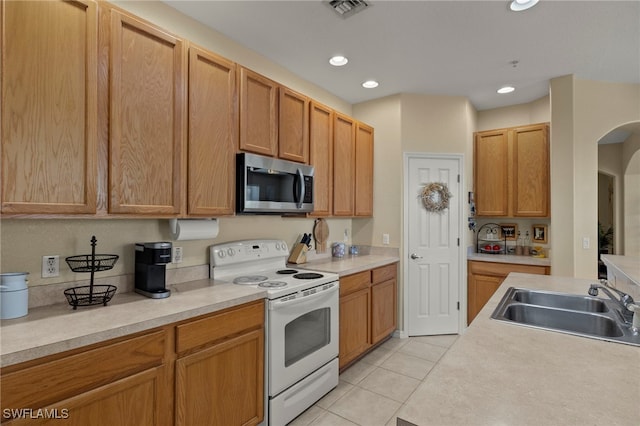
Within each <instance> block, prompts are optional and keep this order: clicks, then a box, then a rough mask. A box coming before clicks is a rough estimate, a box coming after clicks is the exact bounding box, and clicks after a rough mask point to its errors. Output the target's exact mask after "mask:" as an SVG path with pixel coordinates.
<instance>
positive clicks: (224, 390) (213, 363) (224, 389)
mask: <svg viewBox="0 0 640 426" xmlns="http://www.w3.org/2000/svg"><path fill="white" fill-rule="evenodd" d="M223 332H224V333H226V334H227V336H224V334H221V333H223ZM228 336H233V337H228ZM176 347H177V348H178V352H180V351H181V350H182V349H185V350H186V353H188V355H184V356H181V355H179V358H178V360H177V361H176V422H175V424H176V425H178V426H179V425H184V426H191V425H257V424H258V423H260V422H261V421H262V420H263V418H264V303H263V302H262V301H260V302H259V303H252V304H249V305H245V306H243V307H241V308H237V309H235V310H233V311H229V312H224V313H221V314H218V315H213V316H208V317H205V318H203V319H201V320H196V321H193V322H190V323H187V324H185V325H183V326H178V331H177V336H176ZM191 348H194V349H193V350H192V349H191Z"/></svg>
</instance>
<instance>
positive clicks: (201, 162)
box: [187, 46, 238, 216]
mask: <svg viewBox="0 0 640 426" xmlns="http://www.w3.org/2000/svg"><path fill="white" fill-rule="evenodd" d="M188 108H189V109H188V123H189V124H188V127H189V133H188V142H187V156H188V161H187V169H188V190H187V214H188V215H196V216H197V215H207V216H219V215H232V214H233V213H234V187H235V184H234V182H235V152H236V147H237V144H238V130H237V127H238V113H237V102H236V64H235V63H233V62H231V61H228V60H226V59H224V58H222V57H219V56H217V55H215V54H213V53H210V52H207V51H206V50H203V49H200V48H198V47H196V46H190V47H189V105H188Z"/></svg>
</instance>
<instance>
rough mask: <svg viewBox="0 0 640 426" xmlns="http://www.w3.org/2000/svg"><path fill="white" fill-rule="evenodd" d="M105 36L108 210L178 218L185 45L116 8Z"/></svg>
mask: <svg viewBox="0 0 640 426" xmlns="http://www.w3.org/2000/svg"><path fill="white" fill-rule="evenodd" d="M110 30H111V34H110V53H111V73H110V144H109V145H110V146H109V162H110V163H109V187H110V205H109V211H110V212H111V213H135V214H156V215H163V214H164V215H176V214H178V213H180V211H181V205H182V196H183V195H182V194H183V192H182V187H181V186H182V183H183V181H182V176H181V174H182V169H183V164H182V162H183V144H184V143H183V141H184V133H185V128H184V117H185V111H184V106H185V104H186V102H185V97H184V92H185V90H184V84H185V75H184V72H185V65H186V55H185V49H184V45H183V42H182V40H180V39H178V38H176V37H174V36H172V35H170V34H168V33H165V32H163V31H162V30H160V29H158V28H156V27H154V26H151V25H149V24H147V23H144V22H142V21H139V20H137V19H135V18H133V17H131V16H128V15H126V14H124V13H121V12H118V11H116V10H111V28H110Z"/></svg>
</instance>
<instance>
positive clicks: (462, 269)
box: [397, 152, 467, 337]
mask: <svg viewBox="0 0 640 426" xmlns="http://www.w3.org/2000/svg"><path fill="white" fill-rule="evenodd" d="M402 156H403V159H402V169H403V172H402V175H403V181H402V197H403V202H402V240H403V242H402V253H401V256H400V263H401V268H402V293H403V302H402V303H403V310H402V312H403V315H402V321H403V324H402V327H403V330H401V331H397V332H399V334H400V336H406V337H408V336H409V332H408V328H409V309H408V307H409V292H408V280H409V278H408V277H409V270H408V269H409V268H408V262H406V259H405V256H406V253H409V229H408V223H409V199H408V198H409V197H407V193H406V191H407V188H408V187H409V159H411V158H418V159H424V158H428V159H431V158H433V159H448V160H457V161H458V165H459V170H460V195H459V196H458V197H457V198H458V200H457V201H456V202H457V203H458V208H459V210H458V211H459V215H460V218H459V221H460V223H459V230H458V232H459V233H460V235H459V238H460V245H459V247H458V256H459V259H460V262H458V273H459V277H460V283H459V285H458V299H459V302H460V311H459V313H458V333H459V334H462V333H463V332H464V331H465V329H466V328H467V256H466V253H467V243H466V239H465V238H464V235H465V231H466V229H467V224H466V215H465V213H464V212H466V211H467V210H464V208H465V206H466V204H465V202H464V199H465V198H466V193H467V192H466V187H465V174H464V171H465V170H464V164H465V163H464V154H441V153H429V152H403V154H402ZM452 201H453V199H452Z"/></svg>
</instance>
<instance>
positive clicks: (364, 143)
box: [354, 123, 373, 217]
mask: <svg viewBox="0 0 640 426" xmlns="http://www.w3.org/2000/svg"><path fill="white" fill-rule="evenodd" d="M354 196H355V211H354V214H355V216H364V217H371V216H373V128H372V127H369V126H367V125H366V124H362V123H358V124H357V126H356V150H355V193H354Z"/></svg>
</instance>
